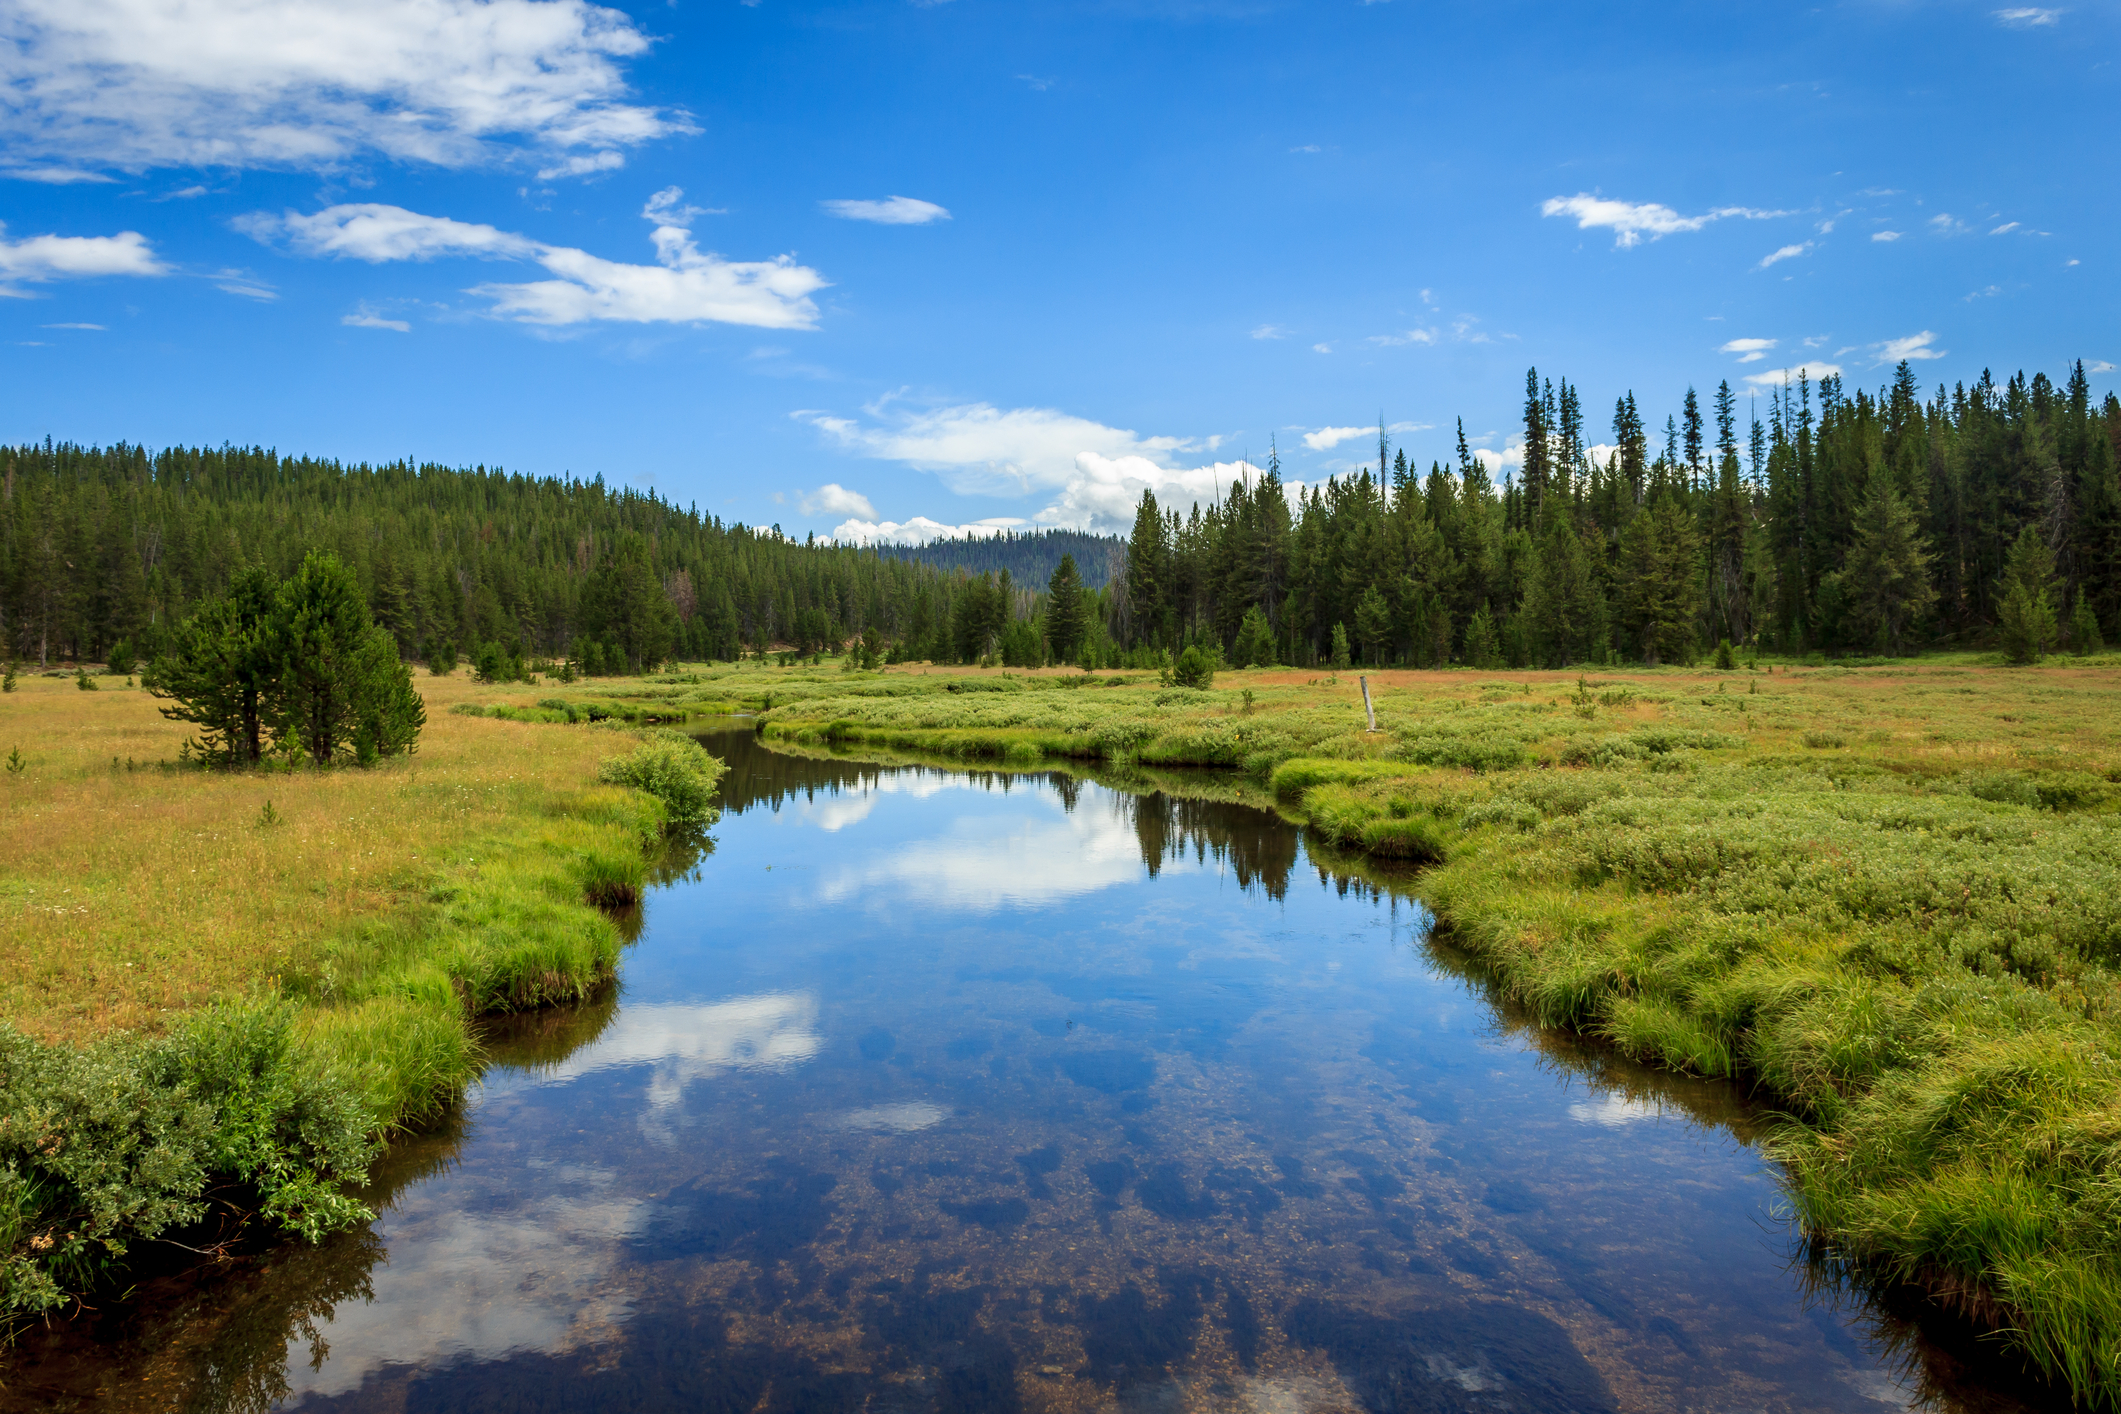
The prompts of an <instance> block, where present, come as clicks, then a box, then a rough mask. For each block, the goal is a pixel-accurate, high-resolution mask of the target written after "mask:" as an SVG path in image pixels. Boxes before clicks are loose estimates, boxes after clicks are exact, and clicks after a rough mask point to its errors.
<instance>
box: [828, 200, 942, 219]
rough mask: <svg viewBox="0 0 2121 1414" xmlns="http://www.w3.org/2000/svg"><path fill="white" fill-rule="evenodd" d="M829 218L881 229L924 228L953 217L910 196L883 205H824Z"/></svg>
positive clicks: (876, 203)
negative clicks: (863, 222)
mask: <svg viewBox="0 0 2121 1414" xmlns="http://www.w3.org/2000/svg"><path fill="white" fill-rule="evenodd" d="M818 205H819V206H821V207H823V208H824V209H825V211H826V213H827V214H828V215H832V216H837V217H839V218H840V219H842V220H845V221H874V222H875V223H876V224H877V225H879V226H925V225H927V224H928V223H929V222H931V221H947V220H949V219H950V213H949V212H948V211H945V210H944V209H943V208H942V207H940V206H937V205H936V204H935V203H934V202H932V201H922V200H920V199H918V198H916V197H910V196H890V197H885V198H884V199H883V200H882V201H821V202H819V203H818Z"/></svg>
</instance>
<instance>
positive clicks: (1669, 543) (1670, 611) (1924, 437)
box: [0, 364, 2121, 669]
mask: <svg viewBox="0 0 2121 1414" xmlns="http://www.w3.org/2000/svg"><path fill="white" fill-rule="evenodd" d="M1524 421H1525V453H1524V458H1523V465H1522V468H1521V471H1518V472H1515V473H1513V474H1512V475H1511V476H1510V477H1509V478H1508V479H1507V481H1506V483H1505V485H1504V486H1503V487H1502V488H1501V489H1500V490H1498V489H1497V488H1496V486H1495V484H1494V482H1493V481H1492V479H1491V478H1490V476H1489V474H1488V471H1487V469H1486V468H1485V467H1483V466H1482V464H1481V463H1480V462H1479V461H1478V460H1477V459H1476V458H1475V457H1474V456H1473V455H1472V453H1471V451H1470V450H1469V449H1468V448H1467V446H1466V445H1465V438H1464V436H1463V434H1462V433H1461V434H1460V436H1459V439H1458V447H1457V454H1456V457H1455V461H1454V464H1453V465H1451V466H1449V467H1446V466H1443V465H1441V464H1432V465H1431V467H1430V468H1429V471H1428V473H1427V475H1426V476H1425V477H1424V476H1422V475H1421V474H1420V473H1419V471H1418V468H1416V467H1415V466H1414V465H1412V464H1410V463H1409V462H1408V460H1407V458H1406V456H1405V453H1404V451H1403V450H1402V451H1401V452H1400V453H1399V454H1398V455H1397V456H1393V455H1391V454H1390V452H1389V449H1388V448H1386V447H1385V446H1384V444H1383V441H1382V438H1380V450H1379V464H1378V466H1377V468H1376V470H1375V472H1374V473H1373V472H1371V471H1364V472H1361V473H1359V474H1357V475H1355V476H1352V477H1342V478H1336V479H1334V480H1331V481H1328V482H1326V483H1324V484H1322V485H1318V486H1312V487H1309V488H1306V489H1305V490H1304V491H1303V492H1302V494H1301V495H1300V496H1293V497H1292V496H1290V495H1288V494H1286V493H1285V490H1284V488H1283V485H1282V483H1281V481H1280V468H1279V466H1278V464H1272V465H1270V466H1269V468H1268V470H1267V472H1266V473H1265V475H1263V476H1262V477H1260V478H1258V479H1256V480H1253V481H1251V482H1250V483H1249V484H1248V483H1246V482H1243V481H1240V482H1237V483H1234V484H1233V485H1232V487H1231V488H1230V491H1229V494H1228V495H1227V496H1226V497H1225V498H1224V499H1223V500H1221V501H1220V502H1218V503H1217V504H1215V505H1213V506H1207V507H1202V506H1199V505H1195V506H1193V507H1191V508H1190V509H1189V511H1188V513H1186V514H1184V515H1181V514H1180V513H1179V512H1178V511H1177V510H1176V509H1175V508H1174V509H1170V510H1166V509H1164V508H1162V507H1159V506H1158V505H1157V504H1156V502H1155V500H1154V498H1153V497H1152V496H1148V495H1144V497H1143V500H1142V505H1141V507H1140V510H1139V513H1138V514H1137V516H1136V522H1135V526H1134V532H1133V535H1132V537H1131V538H1130V540H1129V542H1128V544H1127V551H1126V558H1125V561H1124V565H1123V567H1122V569H1121V571H1120V573H1118V574H1117V575H1115V576H1114V577H1113V578H1112V580H1111V582H1110V584H1109V585H1107V586H1106V587H1104V588H1102V589H1099V588H1095V587H1084V588H1082V589H1080V590H1077V591H1074V592H1078V593H1080V594H1081V595H1082V596H1083V606H1084V610H1085V617H1084V620H1083V621H1082V623H1081V625H1080V627H1077V626H1076V620H1075V616H1074V615H1073V614H1072V612H1063V613H1062V614H1061V615H1060V616H1059V623H1060V625H1061V626H1062V628H1063V632H1062V633H1061V634H1060V635H1059V636H1061V637H1065V638H1067V639H1069V640H1070V642H1069V643H1068V644H1066V645H1060V647H1062V648H1063V649H1065V650H1068V651H1067V652H1066V654H1065V656H1064V657H1063V660H1064V661H1065V660H1078V659H1087V660H1091V661H1096V662H1099V663H1103V664H1111V663H1115V662H1117V661H1119V660H1120V659H1121V658H1122V657H1127V658H1130V659H1131V658H1135V657H1138V656H1140V655H1143V654H1147V653H1151V652H1161V651H1164V650H1177V649H1180V648H1182V647H1184V646H1187V645H1190V644H1203V645H1212V646H1214V647H1217V648H1219V649H1221V650H1222V651H1223V652H1224V653H1225V654H1226V655H1227V656H1229V657H1231V658H1233V659H1235V660H1237V661H1239V662H1258V661H1269V660H1273V661H1281V662H1290V663H1299V664H1312V663H1317V662H1320V661H1324V660H1326V659H1328V658H1330V657H1332V656H1333V653H1334V648H1335V644H1336V639H1337V640H1339V641H1340V642H1344V643H1347V644H1349V645H1351V647H1352V649H1353V650H1354V651H1356V652H1359V653H1360V654H1361V655H1362V656H1363V657H1364V658H1365V659H1366V660H1368V661H1371V662H1403V663H1412V664H1416V665H1435V664H1441V663H1445V662H1467V663H1479V664H1499V663H1509V664H1515V665H1531V664H1564V663H1572V662H1597V661H1607V660H1610V659H1625V660H1629V661H1638V660H1647V661H1665V662H1669V661H1674V660H1683V659H1685V658H1687V657H1689V656H1691V655H1693V654H1695V653H1697V652H1701V651H1704V650H1706V649H1708V648H1710V647H1712V646H1714V645H1715V644H1717V643H1718V642H1719V641H1720V640H1722V639H1726V638H1728V639H1729V640H1731V642H1733V643H1734V644H1738V645H1744V644H1747V643H1756V644H1758V645H1759V646H1760V647H1762V648H1767V649H1776V650H1781V651H1807V652H1809V651H1824V652H1828V653H1849V652H1868V651H1872V650H1874V649H1878V648H1885V649H1893V650H1900V649H1906V648H1911V647H1915V646H1920V645H1922V644H1928V643H1959V644H1980V643H1987V642H1990V641H1994V640H1996V639H1997V637H1998V627H1999V624H2002V623H2003V621H2004V620H2006V619H2008V618H2010V617H2011V613H2012V610H2011V601H2010V600H2009V595H2010V593H2011V592H2012V587H2013V586H2014V585H2017V584H2020V583H2021V582H2022V584H2023V585H2024V587H2026V588H2027V589H2028V591H2029V595H2030V596H2031V597H2033V598H2037V597H2038V595H2039V594H2040V593H2045V594H2047V595H2048V596H2049V601H2050V602H2049V611H2050V612H2051V613H2052V616H2053V618H2054V619H2055V620H2056V621H2057V623H2058V624H2059V625H2060V630H2059V631H2060V632H2062V633H2065V634H2068V635H2070V636H2072V637H2073V638H2074V639H2075V640H2077V641H2079V642H2081V641H2082V640H2083V638H2084V636H2085V634H2086V632H2087V630H2088V628H2092V629H2097V630H2103V632H2104V633H2105V634H2106V635H2109V636H2112V635H2115V634H2116V633H2117V632H2121V484H2117V475H2116V468H2117V463H2121V400H2117V399H2116V398H2115V397H2114V396H2112V395H2109V396H2108V397H2107V398H2106V399H2105V400H2104V402H2103V403H2101V404H2098V405H2095V404H2094V403H2093V401H2092V398H2091V395H2090V390H2089V386H2088V384H2087V383H2086V380H2085V376H2084V372H2083V369H2082V367H2081V365H2080V366H2079V367H2078V368H2076V369H2074V370H2073V371H2072V373H2071V374H2070V376H2069V378H2068V379H2067V380H2066V381H2065V383H2064V384H2063V385H2062V386H2059V387H2058V386H2056V385H2055V384H2053V383H2051V382H2050V381H2049V380H2048V379H2047V378H2046V377H2045V376H2044V375H2034V376H2033V377H2031V378H2029V379H2028V378H2027V377H2026V376H2024V375H2023V374H2020V375H2018V376H2016V377H2014V378H2012V379H2011V380H2010V381H2009V382H2008V383H2007V384H2004V385H2002V386H2000V387H1999V386H1997V385H1996V384H1995V383H1994V382H1993V381H1992V380H1991V379H1990V378H1989V377H1988V376H1987V375H1986V374H1984V375H1983V376H1982V378H1981V379H1980V381H1979V382H1977V383H1975V384H1974V385H1973V386H1972V387H1971V388H1968V387H1958V388H1954V389H1952V390H1950V391H1946V390H1945V389H1942V388H1939V389H1938V390H1937V391H1936V393H1935V394H1934V396H1932V397H1931V398H1930V399H1928V400H1927V401H1925V400H1924V399H1923V398H1922V396H1921V394H1920V392H1919V390H1918V388H1917V385H1916V382H1915V379H1914V375H1913V373H1912V371H1911V370H1910V368H1909V367H1908V366H1907V365H1906V364H1902V365H1901V366H1900V367H1899V369H1898V370H1897V371H1896V373H1895V376H1894V378H1893V380H1892V382H1891V383H1890V384H1888V385H1887V386H1885V387H1883V388H1881V389H1879V390H1877V392H1875V393H1871V392H1867V391H1864V390H1860V389H1859V390H1856V391H1854V392H1849V391H1847V390H1845V388H1844V386H1843V383H1842V381H1841V380H1840V379H1839V378H1838V377H1833V378H1828V379H1825V380H1823V381H1821V382H1820V383H1818V384H1817V385H1813V384H1810V383H1808V382H1806V381H1804V380H1803V379H1799V380H1798V381H1797V382H1796V383H1795V385H1794V386H1792V387H1790V388H1788V389H1786V390H1781V391H1778V392H1776V393H1775V394H1774V395H1773V396H1772V397H1771V399H1770V402H1769V404H1768V407H1767V409H1766V417H1765V419H1764V420H1763V419H1758V418H1751V417H1749V418H1748V419H1747V422H1746V425H1745V426H1744V427H1743V428H1741V426H1740V422H1739V417H1738V409H1737V407H1736V403H1735V399H1734V398H1733V397H1732V395H1731V393H1730V389H1729V387H1728V385H1725V386H1724V387H1722V388H1719V389H1718V390H1717V392H1716V394H1715V395H1714V397H1713V398H1712V400H1711V406H1710V407H1709V408H1707V409H1704V408H1702V407H1701V406H1700V405H1699V403H1698V401H1697V399H1696V398H1695V396H1694V394H1693V393H1692V391H1691V390H1690V391H1689V392H1688V394H1687V395H1686V398H1685V400H1684V403H1683V405H1682V411H1681V413H1680V415H1679V416H1678V417H1675V418H1667V419H1666V422H1665V428H1664V432H1663V436H1662V439H1661V440H1662V446H1661V447H1653V446H1652V439H1651V434H1650V432H1649V430H1648V429H1647V428H1646V427H1645V424H1644V419H1643V417H1642V415H1641V414H1640V412H1639V411H1638V409H1637V406H1636V403H1635V400H1634V397H1633V395H1632V394H1630V395H1629V396H1627V397H1624V398H1622V399H1620V401H1619V403H1618V405H1617V407H1616V408H1615V412H1614V424H1613V443H1612V446H1613V448H1614V450H1613V451H1612V452H1611V453H1610V455H1606V456H1599V455H1595V454H1594V453H1593V451H1592V448H1591V446H1590V445H1589V444H1590V441H1591V434H1590V433H1589V431H1588V428H1587V422H1586V416H1585V413H1584V410H1583V408H1582V405H1581V399H1580V398H1579V396H1578V394H1577V391H1576V390H1575V389H1574V388H1572V387H1571V386H1570V385H1569V384H1568V383H1567V381H1566V380H1563V381H1562V382H1561V383H1560V384H1559V385H1558V386H1557V385H1554V384H1552V383H1548V382H1543V381H1542V380H1540V378H1539V377H1538V375H1537V373H1536V371H1535V372H1533V373H1532V374H1530V375H1528V378H1527V390H1526V399H1525V416H1524ZM2028 531H2030V535H2028V534H2027V532H2028ZM1105 543H1107V544H1109V543H1110V542H1105ZM1038 548H1040V549H1042V550H1044V549H1047V548H1065V547H1046V546H1043V545H1042V546H1039V547H1038ZM313 549H315V550H325V551H329V552H332V553H334V554H336V555H337V556H338V557H339V558H340V559H341V560H343V561H344V562H345V563H346V564H347V565H348V566H349V567H350V568H351V569H352V570H353V572H354V574H355V576H356V578H357V580H358V583H359V585H360V589H361V592H362V594H363V595H365V597H366V598H367V600H368V604H369V608H370V612H371V613H372V615H373V616H374V619H375V621H376V622H377V623H379V624H381V625H382V626H384V627H385V628H386V629H388V630H389V631H390V633H391V634H392V635H393V637H394V638H395V639H396V640H397V642H398V645H399V649H400V652H401V653H403V654H404V655H405V656H407V657H414V656H419V657H429V658H432V657H435V656H438V655H439V654H441V653H444V652H446V653H448V654H449V655H450V656H451V658H452V661H453V659H454V655H455V653H456V652H457V651H460V650H461V651H464V652H467V653H475V652H477V651H478V650H479V649H481V648H482V647H486V646H498V648H499V650H500V651H501V652H503V653H505V654H507V655H510V656H514V657H531V656H537V655H544V656H552V657H558V656H560V655H563V654H572V655H574V656H575V657H577V658H578V659H587V658H591V657H594V658H595V659H596V660H597V661H600V662H602V663H604V664H606V665H607V666H615V665H618V664H624V665H625V666H627V667H630V668H634V669H639V668H641V667H643V666H646V665H649V664H652V663H656V662H660V661H662V660H664V659H666V658H669V657H684V658H695V659H698V658H725V659H726V658H731V657H734V656H736V655H737V654H738V653H739V652H740V651H744V650H745V649H751V650H758V649H763V648H766V647H769V646H770V647H775V648H789V649H794V650H797V651H803V652H811V651H817V650H819V649H824V648H829V647H832V646H835V645H837V644H838V643H840V642H843V641H845V640H846V639H848V638H852V637H856V636H859V635H861V634H863V633H864V632H865V631H871V630H873V631H874V632H873V634H872V638H874V637H877V636H880V637H881V638H882V639H883V640H884V641H886V642H888V643H890V644H891V645H892V656H893V657H896V658H900V659H907V658H912V659H923V658H927V659H935V660H967V659H975V658H980V657H983V656H987V655H990V654H992V655H995V656H998V657H1001V658H1003V659H1004V660H1005V661H1008V662H1012V663H1017V664H1029V663H1035V662H1040V661H1048V660H1052V659H1054V658H1055V657H1057V656H1062V655H1060V654H1057V653H1056V652H1055V648H1056V645H1055V644H1054V643H1053V642H1052V641H1051V640H1052V639H1053V638H1054V636H1055V635H1054V634H1053V633H1052V632H1051V625H1052V624H1053V622H1054V620H1053V616H1052V615H1051V613H1050V606H1049V604H1048V599H1049V598H1050V596H1048V595H1046V594H1045V593H1043V592H1041V590H1042V589H1043V586H1041V585H1039V583H1038V581H1037V580H1031V581H1030V584H1029V585H1024V584H1019V583H1018V582H1016V581H1015V580H1014V579H1012V576H1011V575H1010V574H1009V572H1008V571H1007V570H1006V569H1003V570H1001V571H1000V572H998V573H982V574H970V573H967V572H966V570H965V569H964V568H963V567H955V568H950V569H945V568H941V567H938V566H936V565H932V564H925V563H920V562H918V561H914V560H909V559H905V558H900V557H898V556H896V555H892V554H879V553H877V552H875V551H872V550H862V549H856V548H853V547H843V546H834V545H829V544H820V545H815V546H812V545H803V544H798V543H796V542H793V541H790V540H787V539H785V538H783V537H782V536H781V535H780V534H779V532H778V531H777V530H761V529H758V528H754V527H750V526H746V525H742V524H735V523H725V522H723V521H721V520H719V519H717V518H716V517H714V516H712V515H703V514H701V513H700V512H699V511H698V510H697V509H696V508H684V507H679V506H677V505H674V504H672V503H670V502H668V501H665V500H662V499H660V498H659V497H658V496H656V495H655V494H654V493H653V492H645V493H644V492H638V491H633V490H612V489H610V488H608V487H606V485H605V484H604V482H603V479H602V478H601V477H599V478H597V479H595V480H592V481H578V480H568V479H555V478H533V477H525V476H519V475H509V474H507V473H504V472H502V471H499V470H490V469H487V468H484V467H477V468H470V469H452V468H448V467H442V466H436V465H415V464H413V463H411V462H409V461H408V462H397V463H393V464H390V465H386V466H367V465H361V466H346V465H342V464H340V463H338V462H334V461H323V460H316V459H311V458H292V457H282V456H280V455H278V454H277V453H274V452H269V451H264V450H261V449H255V448H253V449H247V450H246V449H241V448H236V447H224V448H222V449H219V450H209V449H190V448H174V449H171V450H168V451H164V452H159V453H150V452H148V451H147V450H146V449H144V448H141V447H135V446H127V445H123V444H120V445H116V446H112V447H109V448H87V447H79V446H71V445H54V444H52V443H50V442H47V443H45V444H44V445H42V446H36V445H30V446H20V447H13V448H5V449H0V653H4V655H5V656H7V657H9V658H12V659H18V660H27V661H33V662H51V661H56V660H67V659H71V660H75V661H103V660H105V659H107V658H108V657H110V656H111V654H112V652H113V650H114V649H116V650H120V652H121V654H122V655H123V656H130V657H138V658H142V659H146V658H151V657H153V656H154V655H155V654H156V653H157V652H159V651H160V650H161V649H162V647H163V646H164V645H165V644H166V643H167V641H168V635H169V634H170V633H171V631H172V628H173V626H174V625H176V624H177V623H179V622H180V621H181V620H182V619H183V618H185V617H186V616H187V615H189V614H190V613H191V612H193V611H194V610H195V609H196V608H197V607H198V606H199V605H201V604H202V603H204V602H206V601H207V600H209V599H212V598H215V597H217V596H219V595H221V594H223V593H224V592H225V591H226V590H227V588H228V587H229V585H230V584H231V583H232V582H233V580H234V578H235V577H236V575H237V574H238V573H239V572H240V571H241V570H242V569H243V568H244V567H245V566H246V565H249V564H261V565H263V566H264V567H265V568H266V569H268V570H270V571H271V572H273V573H274V574H275V575H279V576H283V577H284V576H286V575H288V574H290V573H292V572H293V571H294V570H295V569H296V568H297V567H298V566H299V565H300V564H301V562H302V560H303V557H304V556H305V555H306V554H307V553H308V552H309V551H310V550H313ZM2026 566H2034V567H2035V568H2033V569H2027V568H2026ZM1026 578H1028V576H1027V577H1026ZM1085 578H1086V579H1090V580H1091V584H1092V586H1094V584H1095V577H1094V570H1093V572H1092V574H1091V575H1086V576H1085ZM2019 617H2020V618H2023V617H2024V615H2023V613H2022V612H2021V613H2020V614H2019ZM1078 635H1080V637H1079V638H1078ZM2011 636H2012V635H2011V634H2010V633H2009V632H2006V633H2004V634H2002V635H2001V637H2002V638H2003V639H2005V640H2008V639H2010V638H2011Z"/></svg>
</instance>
